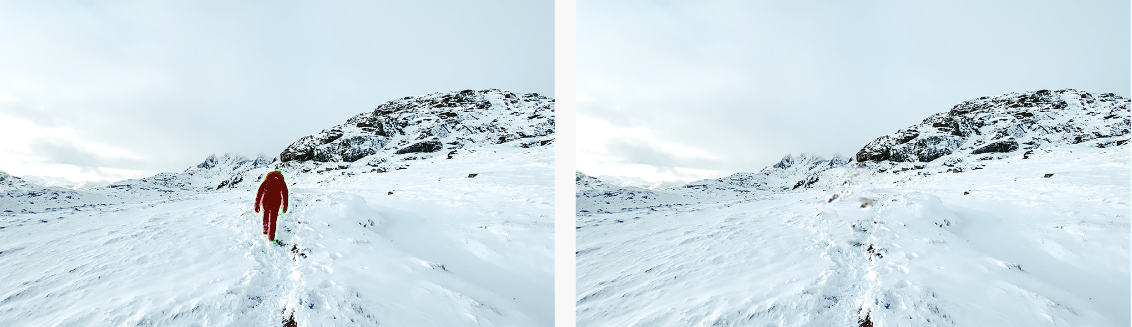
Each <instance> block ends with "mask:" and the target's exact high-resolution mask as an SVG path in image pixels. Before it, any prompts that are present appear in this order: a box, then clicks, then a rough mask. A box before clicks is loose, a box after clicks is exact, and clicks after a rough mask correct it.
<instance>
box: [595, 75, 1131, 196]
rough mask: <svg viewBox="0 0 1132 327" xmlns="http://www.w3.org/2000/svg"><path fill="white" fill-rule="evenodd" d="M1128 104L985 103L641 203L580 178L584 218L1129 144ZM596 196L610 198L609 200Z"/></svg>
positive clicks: (1094, 98) (1054, 97) (1077, 95)
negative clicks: (844, 152) (838, 151)
mask: <svg viewBox="0 0 1132 327" xmlns="http://www.w3.org/2000/svg"><path fill="white" fill-rule="evenodd" d="M1129 104H1130V100H1129V99H1126V98H1123V97H1120V96H1117V95H1114V94H1111V93H1106V94H1100V95H1095V94H1092V93H1088V92H1083V91H1077V90H1073V89H1063V90H1056V91H1049V90H1039V91H1033V92H1024V93H1009V94H1004V95H999V96H995V97H981V98H978V99H972V100H968V101H964V102H962V103H960V104H958V105H956V106H954V107H953V108H952V109H951V110H949V111H947V112H942V113H939V114H935V115H932V116H930V117H928V118H927V119H925V120H923V121H922V122H921V123H919V124H916V125H913V126H910V127H907V128H904V129H901V130H899V131H897V132H895V133H892V134H888V135H884V136H881V137H878V138H877V139H875V140H873V141H872V142H870V143H869V144H867V145H865V146H864V147H863V148H862V149H861V150H860V151H858V152H857V153H856V155H855V156H854V157H853V158H846V157H841V156H835V157H834V158H832V159H829V160H826V159H824V158H822V157H820V156H814V155H808V154H801V155H798V156H793V155H787V156H786V157H784V158H783V159H782V160H781V161H780V162H778V163H776V164H774V165H772V166H769V167H766V168H763V169H762V170H760V171H759V172H757V173H751V172H739V173H735V174H732V175H731V176H727V177H723V178H717V179H706V180H700V181H695V182H691V183H687V184H685V185H683V186H682V187H679V188H674V189H670V190H657V191H655V192H654V191H650V192H652V193H649V194H648V196H649V197H648V198H649V199H652V201H641V200H640V199H641V198H642V197H643V196H642V194H644V193H642V191H646V190H643V189H638V188H618V187H614V186H610V185H604V184H602V186H601V187H600V192H597V189H595V187H593V186H589V185H588V184H592V182H589V183H587V186H583V185H582V181H583V180H587V181H588V179H585V178H583V177H581V176H585V177H589V176H586V175H584V174H582V173H579V179H578V180H579V184H578V185H577V187H578V190H579V191H578V192H577V197H578V200H577V201H578V204H579V207H578V212H579V213H594V212H614V211H622V210H630V209H635V208H639V207H644V206H652V205H657V204H659V203H664V201H667V200H669V199H667V198H671V197H672V196H671V195H668V193H672V194H680V195H682V196H680V197H679V199H683V201H680V200H677V201H675V202H673V203H694V201H688V200H687V199H693V198H698V197H700V196H703V195H709V194H716V195H720V194H722V195H730V196H739V197H745V196H752V195H757V194H772V193H778V192H787V191H790V190H794V189H798V188H808V187H815V186H824V187H837V185H835V184H836V183H835V182H834V180H837V179H844V177H845V176H849V175H853V174H857V173H860V172H859V171H855V170H854V171H850V170H852V169H858V168H863V169H864V171H871V172H875V173H896V174H906V173H914V174H918V175H930V174H935V173H958V172H963V171H967V170H974V169H980V168H981V167H982V164H981V163H980V162H981V161H984V160H995V159H1001V158H1005V157H1008V156H1022V157H1023V158H1029V156H1031V155H1033V154H1034V153H1035V151H1037V150H1040V149H1043V148H1050V147H1054V146H1058V145H1066V144H1090V145H1092V146H1096V147H1101V148H1104V147H1112V146H1127V144H1128V140H1129V129H1130V116H1132V113H1130V111H1129ZM850 168H852V169H850ZM831 183H832V184H831ZM583 189H585V191H583ZM589 197H605V198H606V199H609V201H606V200H603V199H592V200H591V199H588V198H589ZM659 199H665V200H664V201H661V200H659ZM583 204H584V205H585V206H584V207H583Z"/></svg>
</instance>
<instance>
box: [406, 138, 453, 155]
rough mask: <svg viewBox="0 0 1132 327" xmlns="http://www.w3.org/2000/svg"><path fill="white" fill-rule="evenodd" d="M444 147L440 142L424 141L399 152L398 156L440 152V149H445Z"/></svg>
mask: <svg viewBox="0 0 1132 327" xmlns="http://www.w3.org/2000/svg"><path fill="white" fill-rule="evenodd" d="M443 147H444V146H443V145H441V144H440V142H439V141H437V140H429V141H424V142H418V143H415V144H413V145H410V146H407V147H405V148H403V149H400V150H397V152H396V154H406V153H420V152H426V153H427V152H436V151H440V149H441V148H443Z"/></svg>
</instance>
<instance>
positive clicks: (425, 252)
mask: <svg viewBox="0 0 1132 327" xmlns="http://www.w3.org/2000/svg"><path fill="white" fill-rule="evenodd" d="M456 93H457V92H453V93H452V94H456ZM502 105H507V104H502ZM484 109H492V108H484ZM495 109H501V108H495ZM502 109H503V110H506V108H502ZM485 117H486V116H480V117H479V118H481V119H484V118H485ZM549 117H550V119H553V116H552V112H551V115H550V116H549ZM486 118H490V117H486ZM532 122H533V124H539V123H540V121H532ZM541 122H545V120H543V121H541ZM508 124H509V125H510V126H512V127H516V128H523V124H526V122H524V121H523V120H511V121H509V122H508ZM493 136H494V135H493ZM540 137H542V138H544V139H552V138H553V135H543V136H540ZM495 140H498V139H495ZM547 143H549V142H547ZM553 151H554V150H553V147H551V146H530V145H527V146H526V147H524V146H523V141H521V140H518V139H517V140H513V142H503V143H498V144H497V143H496V142H477V141H468V142H465V143H462V144H461V145H460V147H459V155H456V156H453V157H452V158H451V159H449V157H448V156H447V155H446V153H440V154H437V155H418V156H416V157H415V158H413V159H406V158H405V156H392V157H390V158H386V159H387V161H395V162H398V163H399V164H402V165H404V166H406V167H407V168H406V169H391V170H389V171H387V172H382V173H378V172H374V171H372V169H373V167H371V166H368V165H366V163H361V164H358V165H354V166H350V165H346V166H345V167H342V168H338V166H334V167H335V169H332V170H322V171H319V169H318V168H325V167H324V166H323V165H325V164H328V163H324V162H314V161H298V160H296V161H292V162H287V163H284V162H281V161H280V160H278V158H275V159H270V158H259V159H255V160H251V159H247V158H242V157H237V156H231V155H225V156H213V157H210V158H208V159H206V160H205V161H204V162H202V163H201V164H200V165H197V166H194V167H191V168H189V169H187V170H185V171H184V172H181V173H163V174H159V175H157V176H154V177H151V178H146V179H140V180H127V181H122V182H118V183H114V184H112V185H109V186H107V187H101V188H93V189H89V190H69V191H71V192H75V193H74V194H76V195H77V196H73V198H75V199H78V200H75V199H68V201H62V200H58V199H49V198H46V197H44V196H43V195H37V196H31V195H29V192H39V191H41V190H44V189H45V188H43V187H41V186H38V185H34V184H32V183H27V182H24V181H22V180H17V179H16V178H15V177H11V176H7V175H4V179H3V180H0V183H4V184H2V185H5V186H6V187H7V188H9V189H11V191H9V193H7V194H6V195H3V196H0V203H4V205H5V207H6V208H7V207H9V206H12V207H13V208H18V209H19V210H15V211H13V212H5V213H2V214H0V262H3V265H0V326H42V325H62V326H88V325H131V326H134V325H157V326H280V325H283V324H284V322H285V321H288V320H291V319H293V320H294V321H295V322H296V324H297V325H298V326H377V325H383V326H548V325H552V324H553V284H552V282H553V256H552V251H553V249H552V244H553V214H552V209H553V202H552V199H553V189H554V187H553V182H552V181H553V179H552V178H553V162H554V160H553ZM371 159H376V158H371ZM367 160H368V159H367ZM408 166H411V167H408ZM275 168H280V169H283V171H284V174H285V176H286V178H287V182H288V185H289V187H290V191H291V194H292V195H291V196H292V197H291V209H290V211H288V212H287V213H286V214H284V215H281V216H280V220H279V231H278V236H277V238H278V239H280V240H281V241H282V242H283V245H282V246H278V245H272V244H269V243H267V241H266V239H265V238H264V236H263V235H261V234H260V232H261V216H260V215H258V214H256V213H254V212H253V211H252V204H253V202H254V197H255V188H256V186H258V181H257V179H258V178H259V177H260V176H262V174H263V173H265V172H266V171H268V170H269V169H275ZM304 170H307V172H305V173H304V172H303V171H304ZM471 174H475V175H474V177H470V176H471ZM240 176H246V177H245V178H246V180H244V181H243V182H242V183H238V185H235V186H234V187H229V185H225V187H220V188H219V189H218V186H221V184H223V183H224V182H229V184H231V181H232V180H234V179H235V178H236V177H240ZM115 185H117V186H115ZM31 202H35V203H34V204H33V203H31Z"/></svg>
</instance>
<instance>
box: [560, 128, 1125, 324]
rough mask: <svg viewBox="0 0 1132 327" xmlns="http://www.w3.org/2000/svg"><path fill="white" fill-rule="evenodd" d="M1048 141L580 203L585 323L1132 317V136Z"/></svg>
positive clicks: (1112, 320)
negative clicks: (709, 189)
mask: <svg viewBox="0 0 1132 327" xmlns="http://www.w3.org/2000/svg"><path fill="white" fill-rule="evenodd" d="M1039 152H1040V153H1037V154H1035V155H1033V156H1031V157H1030V159H1022V156H1021V154H1018V155H1016V156H1010V157H1008V158H1005V159H1001V160H993V161H986V162H984V163H985V167H984V168H983V169H978V170H973V171H967V172H962V173H943V174H934V175H929V176H922V175H918V174H916V172H915V171H911V172H909V173H900V174H892V173H888V174H871V173H867V172H861V171H856V170H855V169H856V168H852V167H844V168H836V169H843V170H844V171H841V172H838V173H837V174H835V175H837V176H841V177H842V179H841V180H836V181H824V182H823V183H825V184H824V185H827V187H826V188H815V189H809V190H804V191H798V192H787V193H764V194H761V195H757V196H755V197H753V198H751V199H750V200H736V199H735V197H725V196H719V197H718V201H716V202H714V203H712V202H711V201H703V204H696V205H686V206H654V207H651V208H646V209H636V210H631V211H625V212H618V213H611V214H596V215H579V217H578V226H579V227H580V228H579V229H578V230H577V234H578V252H577V262H578V294H577V310H578V311H577V312H578V324H579V325H593V326H606V325H611V326H708V325H711V326H717V325H718V326H748V325H753V326H764V325H772V326H856V325H859V324H860V323H861V322H863V321H865V319H866V317H867V319H868V320H869V321H870V322H872V323H873V325H874V326H1013V325H1018V326H1065V325H1074V326H1125V325H1128V324H1129V323H1130V321H1129V319H1130V317H1129V309H1128V308H1129V307H1130V301H1129V294H1130V293H1132V287H1130V285H1129V278H1128V276H1129V275H1130V269H1129V266H1130V262H1132V260H1130V258H1129V252H1130V251H1129V243H1130V238H1129V234H1130V226H1129V220H1130V219H1129V211H1128V205H1129V203H1132V201H1129V194H1130V193H1132V192H1130V187H1129V184H1128V180H1130V178H1132V176H1130V169H1129V167H1128V162H1130V159H1132V156H1130V155H1129V151H1128V147H1127V146H1123V147H1117V148H1105V149H1098V148H1095V147H1090V146H1087V145H1085V144H1081V145H1066V146H1060V147H1056V148H1053V149H1051V150H1049V151H1048V152H1046V151H1045V150H1039ZM1049 173H1052V174H1054V175H1053V176H1051V177H1049V178H1045V177H1044V176H1045V174H1049ZM964 192H966V193H967V194H964ZM834 194H836V195H837V197H836V198H834V197H833V195H834ZM705 199H706V198H705ZM613 207H616V204H613Z"/></svg>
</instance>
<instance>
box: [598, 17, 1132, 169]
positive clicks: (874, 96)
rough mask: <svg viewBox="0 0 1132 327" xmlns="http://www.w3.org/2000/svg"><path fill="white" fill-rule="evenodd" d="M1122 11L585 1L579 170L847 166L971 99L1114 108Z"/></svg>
mask: <svg viewBox="0 0 1132 327" xmlns="http://www.w3.org/2000/svg"><path fill="white" fill-rule="evenodd" d="M1129 11H1130V8H1129V2H1128V1H994V2H988V1H901V2H898V1H719V0H707V1H648V0H628V1H599V0H579V1H578V12H577V28H578V30H577V88H578V95H577V96H578V109H577V112H578V130H579V134H578V143H577V144H578V164H577V167H578V169H579V170H581V171H582V172H585V173H588V174H593V175H626V176H634V177H640V178H645V179H648V180H672V179H685V180H687V179H698V178H705V177H718V176H723V175H727V174H730V173H734V172H737V171H757V170H759V169H761V168H762V167H764V166H767V165H770V164H773V163H774V162H777V161H778V160H779V159H780V158H781V157H782V156H785V155H786V154H789V153H794V154H797V153H800V152H806V153H813V154H818V155H822V156H825V157H827V158H828V157H829V156H831V155H832V154H834V153H839V154H841V155H845V156H852V155H853V154H855V152H856V151H857V150H859V149H860V148H861V147H862V146H864V145H865V144H866V143H868V142H869V141H871V140H873V139H874V138H876V137H878V136H881V135H884V134H888V133H891V132H894V131H896V130H897V129H900V128H903V127H906V126H909V125H912V124H915V123H918V122H919V121H921V120H922V119H924V118H926V117H927V116H929V115H931V114H934V113H937V112H942V111H946V110H948V109H950V108H951V107H952V106H953V105H955V104H957V103H959V102H961V101H964V100H968V99H972V98H977V97H980V96H987V95H999V94H1004V93H1009V92H1023V91H1033V90H1039V89H1059V88H1076V89H1079V90H1085V91H1090V92H1099V93H1107V92H1111V93H1116V94H1118V95H1121V96H1125V97H1128V96H1129V88H1130V84H1129V80H1130V78H1129V71H1130V66H1129V61H1130V55H1129V48H1130V41H1129V39H1130V35H1129V29H1130V24H1129Z"/></svg>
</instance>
